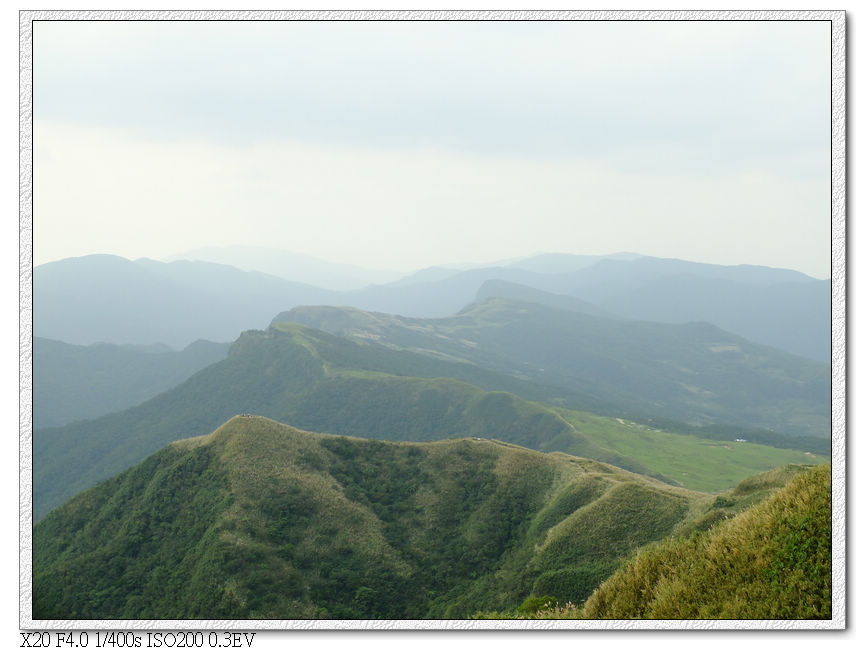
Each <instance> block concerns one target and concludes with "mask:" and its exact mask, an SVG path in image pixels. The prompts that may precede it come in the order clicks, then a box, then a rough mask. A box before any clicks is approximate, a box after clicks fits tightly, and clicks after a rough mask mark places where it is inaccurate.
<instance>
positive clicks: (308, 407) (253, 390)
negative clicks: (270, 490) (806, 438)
mask: <svg viewBox="0 0 865 650" xmlns="http://www.w3.org/2000/svg"><path fill="white" fill-rule="evenodd" d="M454 376H456V377H460V378H461V379H467V380H469V381H472V382H473V383H472V384H469V383H467V382H466V381H460V380H455V379H451V378H450V377H454ZM475 384H479V385H481V386H483V385H486V387H488V388H509V387H512V386H513V385H516V386H517V388H521V387H522V386H523V385H525V386H527V390H530V389H531V384H528V383H527V382H520V380H517V379H514V378H511V377H507V376H503V375H499V374H496V373H493V372H491V371H486V370H483V369H481V368H478V367H476V366H473V365H471V364H467V363H456V362H449V361H444V360H440V359H435V358H431V357H429V356H425V355H420V354H416V353H412V352H408V351H402V350H392V349H388V348H386V347H383V346H380V345H376V344H373V343H363V344H362V343H358V342H355V341H351V340H347V339H344V338H340V337H335V336H331V335H329V334H326V333H324V332H321V331H316V330H311V329H309V328H305V327H302V326H300V325H296V324H278V325H276V326H274V327H271V328H270V329H269V330H268V331H266V332H247V333H245V334H244V335H243V336H242V337H241V338H240V339H238V341H237V342H236V343H235V344H234V345H233V346H232V348H231V351H230V353H229V355H228V358H227V359H225V360H224V361H221V362H219V363H216V364H213V365H212V366H210V367H208V368H206V369H204V370H202V371H201V372H199V373H197V374H196V375H195V376H193V377H191V378H190V379H189V380H187V381H186V382H184V383H183V384H181V385H180V386H178V387H176V388H175V389H173V390H170V391H167V392H166V393H163V394H161V395H159V396H157V397H155V398H154V399H152V400H149V401H148V402H146V403H144V404H141V405H139V406H136V407H133V408H131V409H128V410H127V411H124V412H121V413H114V414H111V415H109V416H105V417H103V418H100V419H98V420H93V421H89V422H78V423H74V424H71V425H68V426H65V427H60V428H54V429H39V430H37V431H36V432H35V433H34V456H35V459H34V460H35V462H34V513H35V516H36V519H37V520H38V519H40V518H41V517H43V516H44V515H45V514H46V513H47V512H48V510H50V509H51V508H53V507H56V506H58V505H60V504H61V503H63V502H64V501H66V500H67V499H68V498H70V497H71V496H73V495H74V494H76V493H78V492H80V491H82V490H84V489H87V488H89V487H91V486H93V485H95V484H96V483H97V482H98V481H100V480H105V479H107V478H109V477H110V476H113V475H114V474H117V473H118V472H121V471H123V470H124V469H126V468H128V467H131V466H132V465H134V464H135V463H138V462H140V461H141V460H143V459H144V458H146V457H147V456H148V455H150V454H152V453H154V452H156V451H157V450H158V449H160V448H161V447H163V446H164V445H166V444H168V443H169V442H171V441H173V440H177V439H180V438H187V437H192V436H198V435H203V434H205V433H207V432H209V431H212V430H213V429H214V428H216V427H217V426H219V424H220V423H221V422H224V421H226V420H227V419H229V418H231V417H232V416H233V415H236V414H238V413H255V414H258V415H264V416H267V417H271V418H273V419H276V420H279V421H281V422H290V423H291V424H293V425H295V426H298V427H302V428H304V429H309V430H315V431H322V432H327V433H336V434H345V435H353V436H362V437H375V438H379V439H388V440H406V441H423V440H438V439H443V438H449V437H466V436H476V437H482V438H496V439H499V440H504V441H506V442H511V443H515V444H519V445H523V446H526V447H531V448H534V449H538V450H541V451H563V452H566V453H569V454H574V455H578V456H582V457H588V458H593V459H595V460H601V461H603V462H608V463H612V464H615V465H617V466H619V467H623V468H625V469H628V470H631V471H635V472H639V473H643V474H647V475H651V476H656V477H658V478H660V479H662V480H665V481H668V482H671V483H680V484H682V485H690V484H691V478H692V477H696V476H698V474H697V472H700V474H699V475H700V476H704V477H707V479H706V480H714V481H715V482H713V483H711V485H712V486H715V485H720V486H721V487H729V486H730V485H732V484H734V483H735V481H737V480H740V479H741V478H743V477H744V476H747V475H748V474H750V473H753V471H755V470H754V467H755V466H756V467H758V468H759V469H766V468H768V467H772V466H773V465H774V464H780V463H786V462H807V460H808V457H807V456H805V455H804V454H803V453H801V452H783V453H775V452H773V451H767V450H765V449H758V448H755V449H754V450H753V451H754V452H755V456H754V461H753V463H751V464H749V463H743V462H741V459H739V460H738V461H734V462H732V463H731V462H730V459H729V458H727V456H724V455H721V456H715V457H712V458H700V457H699V455H697V454H696V453H692V452H693V451H694V445H693V443H691V442H690V439H688V438H685V437H682V436H680V437H676V436H673V437H669V438H665V439H664V440H663V441H662V442H663V444H669V445H672V446H673V447H676V446H677V445H679V444H680V443H684V447H688V448H690V449H691V450H692V452H691V453H689V456H688V459H689V460H690V461H693V465H692V468H691V469H690V470H689V469H683V467H685V466H686V463H681V462H680V463H677V464H676V465H675V466H674V469H676V471H677V472H678V473H679V475H678V476H676V477H669V476H665V475H664V473H663V472H661V471H660V470H658V469H657V467H656V466H655V465H657V462H656V461H657V459H658V458H660V457H661V455H662V454H661V452H660V451H652V452H651V453H644V450H642V449H640V448H639V446H638V445H631V446H630V447H628V446H627V445H624V444H623V443H622V442H621V439H620V438H621V435H619V437H618V438H616V439H614V437H613V436H612V434H611V433H610V431H618V432H619V433H620V434H628V433H631V432H632V430H631V429H630V428H629V427H628V426H626V425H621V424H619V423H617V422H615V421H611V420H607V419H602V418H595V419H593V418H591V417H589V416H587V415H586V416H585V417H582V419H579V418H580V416H579V414H573V413H569V414H568V415H567V417H563V416H562V414H561V413H559V412H556V411H554V410H551V409H550V408H549V407H546V406H544V405H542V404H538V403H533V402H528V401H526V400H524V399H521V398H519V397H516V396H514V395H513V394H510V393H507V392H502V391H487V390H482V389H481V388H478V386H477V385H475ZM584 415H585V414H584ZM569 418H570V419H571V420H573V422H571V421H569ZM575 418H576V419H575ZM574 422H576V423H577V424H576V425H575V424H574ZM599 435H600V436H601V437H597V436H599ZM658 440H659V441H660V440H661V439H660V438H659V439H658ZM689 445H690V447H689ZM684 447H683V448H684ZM631 451H633V452H634V453H633V454H632V453H631ZM674 453H675V452H674ZM734 456H735V455H734ZM684 472H688V474H685V473H684ZM716 473H720V474H721V476H723V477H725V478H724V480H728V481H729V482H727V483H726V484H723V485H722V483H723V481H718V480H717V479H718V477H713V475H714V474H716ZM701 485H702V484H701ZM719 489H720V488H719Z"/></svg>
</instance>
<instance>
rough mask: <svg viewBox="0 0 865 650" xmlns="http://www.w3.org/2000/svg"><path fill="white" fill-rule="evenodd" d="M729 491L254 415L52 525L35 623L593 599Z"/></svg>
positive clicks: (43, 552)
mask: <svg viewBox="0 0 865 650" xmlns="http://www.w3.org/2000/svg"><path fill="white" fill-rule="evenodd" d="M710 502H711V497H708V496H706V495H701V494H698V493H694V492H690V491H687V490H683V489H680V488H675V487H671V486H668V485H665V484H663V483H659V482H657V481H653V480H651V479H647V478H645V477H641V476H638V475H635V474H631V473H628V472H625V471H622V470H619V469H616V468H613V467H611V466H608V465H603V464H599V463H596V462H593V461H589V460H585V459H579V458H574V457H571V456H566V455H564V454H541V453H538V452H534V451H530V450H527V449H523V448H520V447H516V446H513V445H508V444H504V443H499V442H494V441H489V440H474V439H468V440H447V441H439V442H432V443H405V442H400V443H386V442H379V441H372V440H361V439H356V438H347V437H337V436H329V435H320V434H311V433H306V432H302V431H298V430H296V429H293V428H291V427H288V426H286V425H282V424H279V423H277V422H274V421H272V420H267V419H264V418H258V417H249V418H246V417H236V418H233V419H232V420H230V421H229V422H228V423H226V424H225V425H224V426H222V427H221V428H219V429H218V430H217V431H215V432H214V433H213V434H211V435H208V436H204V437H201V438H195V439H189V440H182V441H178V442H176V443H174V444H172V445H170V446H169V447H167V448H165V449H163V450H162V451H160V452H159V453H157V454H155V455H153V456H151V457H150V458H148V459H147V460H146V461H145V462H144V463H142V464H140V465H138V466H136V467H134V468H132V469H130V470H128V471H127V472H125V473H124V474H122V475H120V476H118V477H115V478H113V479H111V480H110V481H107V482H106V483H103V484H101V485H99V486H97V487H96V488H94V489H92V490H89V491H87V492H85V493H83V494H81V495H79V496H77V497H76V498H74V499H72V500H71V501H70V502H69V503H67V504H66V505H64V506H63V507H62V508H59V509H57V510H55V511H54V512H52V513H51V514H50V515H49V516H48V517H46V519H45V520H44V521H43V522H41V523H40V524H38V525H37V526H36V528H35V530H34V617H35V618H55V619H58V618H59V619H62V618H88V617H93V618H150V617H153V618H165V617H171V618H175V617H177V618H198V617H201V618H223V617H224V618H273V617H276V618H311V617H327V616H332V617H344V618H366V617H372V618H376V617H392V618H412V617H433V618H439V617H465V616H468V615H470V614H472V613H474V612H476V611H478V610H481V609H488V610H489V609H503V608H511V607H515V606H516V605H518V604H519V603H520V602H521V601H522V600H523V599H524V598H526V597H527V596H528V595H530V594H532V593H538V592H540V593H548V592H552V593H555V594H556V595H557V596H558V597H560V598H562V599H574V600H577V599H583V598H585V597H586V596H587V595H588V594H589V593H590V592H591V590H592V589H593V588H594V587H596V586H597V585H598V584H599V583H600V582H601V580H603V578H605V577H606V576H608V575H610V574H611V573H612V572H613V571H614V570H615V568H616V566H617V565H618V563H619V562H620V560H621V558H623V557H625V556H626V555H628V554H629V553H631V552H632V551H633V550H634V549H636V548H637V547H639V546H642V545H644V544H646V543H647V542H650V541H652V540H656V539H660V538H663V537H665V536H666V535H669V534H671V533H672V532H673V531H674V530H675V529H676V528H677V527H682V526H686V525H689V524H690V523H693V521H694V520H695V518H696V517H697V516H699V514H700V513H701V512H703V511H704V510H705V509H706V507H707V505H708V503H710Z"/></svg>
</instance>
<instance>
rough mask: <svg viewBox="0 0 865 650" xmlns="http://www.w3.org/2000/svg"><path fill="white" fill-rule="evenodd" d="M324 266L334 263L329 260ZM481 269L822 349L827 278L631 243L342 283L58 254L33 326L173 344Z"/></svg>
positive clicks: (611, 311)
mask: <svg viewBox="0 0 865 650" xmlns="http://www.w3.org/2000/svg"><path fill="white" fill-rule="evenodd" d="M322 264H324V263H321V264H320V265H319V266H321V265H322ZM324 268H325V270H327V269H328V268H331V267H327V266H325V267H324ZM332 270H333V274H335V275H344V274H345V269H344V267H341V266H338V265H334V266H333V267H332ZM316 277H320V276H316ZM358 277H362V276H358ZM489 281H500V282H501V281H504V282H508V283H511V284H516V285H522V286H523V287H528V288H531V289H536V290H541V291H545V292H547V293H553V294H558V295H562V296H567V297H570V298H575V299H578V300H581V301H583V303H587V304H586V305H585V307H584V309H585V310H586V311H587V313H594V314H596V315H601V314H603V315H609V316H611V317H620V318H630V319H639V320H652V321H658V322H667V323H685V322H691V321H706V322H709V323H712V324H714V325H716V326H718V327H720V328H722V329H725V330H727V331H730V332H732V333H734V334H738V335H740V336H743V337H745V338H747V339H749V340H752V341H754V342H757V343H764V344H766V345H771V346H773V347H778V348H780V349H782V350H786V351H788V352H792V353H793V354H798V355H801V356H805V357H807V358H810V359H815V360H817V361H822V362H828V360H829V352H830V335H829V327H830V326H829V323H830V318H829V312H830V287H829V281H828V280H815V279H813V278H810V277H808V276H806V275H804V274H801V273H798V272H795V271H789V270H784V269H772V268H768V267H756V266H732V267H726V266H719V265H711V264H699V263H695V262H684V261H681V260H666V259H660V258H649V257H639V256H634V255H632V254H620V255H613V256H607V257H593V256H577V255H538V256H534V257H531V258H527V259H523V260H517V261H512V262H509V263H508V264H507V265H505V266H495V267H485V268H475V269H468V270H459V269H441V268H438V269H428V270H425V271H421V272H418V273H415V274H413V275H410V276H408V277H405V278H402V279H400V280H397V281H395V282H391V283H388V284H378V285H369V286H366V287H364V288H361V289H355V290H352V291H333V290H329V289H325V288H321V287H316V286H313V285H312V284H309V283H301V282H297V281H289V280H286V279H283V278H279V277H276V276H274V275H268V274H263V273H260V272H258V271H241V270H239V269H237V268H234V267H230V266H226V265H221V264H214V263H211V262H190V261H175V262H171V263H163V262H156V261H153V260H147V259H140V260H137V261H134V262H133V261H129V260H125V259H123V258H119V257H116V256H108V255H93V256H87V257H81V258H70V259H66V260H61V261H58V262H51V263H49V264H43V265H40V266H38V267H36V269H34V333H35V335H37V336H41V337H45V338H51V339H56V340H61V341H64V342H67V343H73V344H78V345H89V344H91V343H96V342H111V343H148V344H149V343H156V342H159V343H166V344H168V345H171V346H172V347H175V348H182V347H185V346H186V345H188V344H189V343H192V342H193V341H195V340H198V339H202V338H203V339H207V340H214V341H229V340H234V339H235V338H236V337H237V336H238V335H239V334H240V332H242V331H243V330H246V329H251V328H262V327H264V326H265V325H266V324H267V323H268V322H270V320H271V319H272V318H273V316H274V314H275V313H278V312H279V311H284V310H288V309H291V308H292V307H296V306H300V305H337V306H350V307H355V308H358V309H363V310H366V311H377V312H385V313H391V314H398V315H401V316H408V317H418V318H440V317H445V316H451V315H453V314H455V313H457V312H459V311H460V310H461V309H463V308H464V307H466V306H467V305H468V304H469V303H471V302H473V301H474V300H475V299H476V298H477V296H478V292H479V291H481V290H482V289H483V287H484V284H485V283H487V282H489ZM574 304H577V303H574Z"/></svg>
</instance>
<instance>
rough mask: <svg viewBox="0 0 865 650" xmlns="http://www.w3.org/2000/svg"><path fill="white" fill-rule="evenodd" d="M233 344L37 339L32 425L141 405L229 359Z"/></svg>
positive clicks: (34, 354) (51, 423)
mask: <svg viewBox="0 0 865 650" xmlns="http://www.w3.org/2000/svg"><path fill="white" fill-rule="evenodd" d="M229 346H230V344H229V343H212V342H210V341H196V342H195V343H191V344H190V345H188V346H187V347H186V348H184V349H183V350H181V351H179V352H178V351H175V350H172V349H171V348H169V347H167V346H161V347H160V346H150V347H148V346H136V345H114V344H110V343H101V344H94V345H89V346H82V345H70V344H68V343H63V342H62V341H52V340H51V339H43V338H40V337H35V339H34V341H33V426H34V427H50V426H60V425H63V424H67V423H69V422H73V421H75V420H84V419H92V418H96V417H99V416H101V415H105V414H106V413H113V412H114V411H120V410H123V409H126V408H129V407H130V406H134V405H136V404H140V403H141V402H144V401H146V400H148V399H150V398H151V397H154V396H155V395H157V394H159V393H161V392H163V391H165V390H168V389H169V388H173V387H174V386H176V385H177V384H179V383H181V382H182V381H184V380H185V379H188V378H189V377H190V376H192V375H193V374H195V373H196V372H198V371H199V370H201V369H202V368H204V367H206V366H209V365H210V364H212V363H216V362H217V361H220V360H222V359H224V358H225V356H226V354H228V348H229Z"/></svg>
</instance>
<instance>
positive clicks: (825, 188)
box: [33, 21, 831, 278]
mask: <svg viewBox="0 0 865 650" xmlns="http://www.w3.org/2000/svg"><path fill="white" fill-rule="evenodd" d="M33 43H34V45H33V47H34V71H33V84H34V85H33V87H34V107H33V108H34V122H33V125H34V183H33V191H34V217H33V221H34V222H33V227H34V249H33V252H34V264H41V263H44V262H48V261H52V260H56V259H62V258H65V257H71V256H77V255H86V254H90V253H113V254H117V255H122V256H124V257H128V258H131V259H135V258H138V257H151V258H154V259H161V258H163V257H166V256H169V255H171V254H174V253H178V252H181V251H184V250H189V249H194V248H199V247H202V246H224V245H231V244H240V245H245V246H266V247H269V248H282V249H285V250H289V251H292V252H296V253H303V254H306V255H311V256H314V257H319V258H322V259H325V260H330V261H334V262H343V263H350V264H356V265H359V266H364V267H369V268H381V269H390V270H398V271H405V272H408V271H412V270H415V269H419V268H423V267H425V266H431V265H436V264H459V263H482V262H489V261H494V260H501V259H510V258H514V257H520V256H525V255H529V254H533V253H536V252H541V251H545V252H561V253H576V254H607V253H614V252H618V251H631V252H637V253H642V254H645V255H655V256H659V257H678V258H682V259H689V260H694V261H701V262H711V263H718V264H742V263H747V264H760V265H767V266H779V267H786V268H793V269H797V270H800V271H803V272H805V273H807V274H809V275H812V276H814V277H818V278H826V277H829V274H830V270H831V267H830V253H831V250H830V248H831V243H830V225H831V212H830V189H831V186H830V166H829V163H830V145H831V142H830V127H831V117H830V116H831V105H830V61H831V59H830V49H829V46H830V33H829V24H828V23H825V22H823V23H821V22H793V21H783V22H767V21H749V22H744V21H714V22H698V21H694V22H682V21H667V22H655V21H652V22H648V21H633V22H612V21H594V22H592V21H584V22H576V21H568V22H554V21H543V22H487V21H473V22H459V21H457V22H434V21H427V22H411V21H408V22H405V21H403V22H324V21H312V22H242V21H240V22H188V21H183V22H182V21H164V22H118V21H103V22H85V21H63V22H60V21H58V22H40V23H37V24H36V25H35V29H34V40H33Z"/></svg>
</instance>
